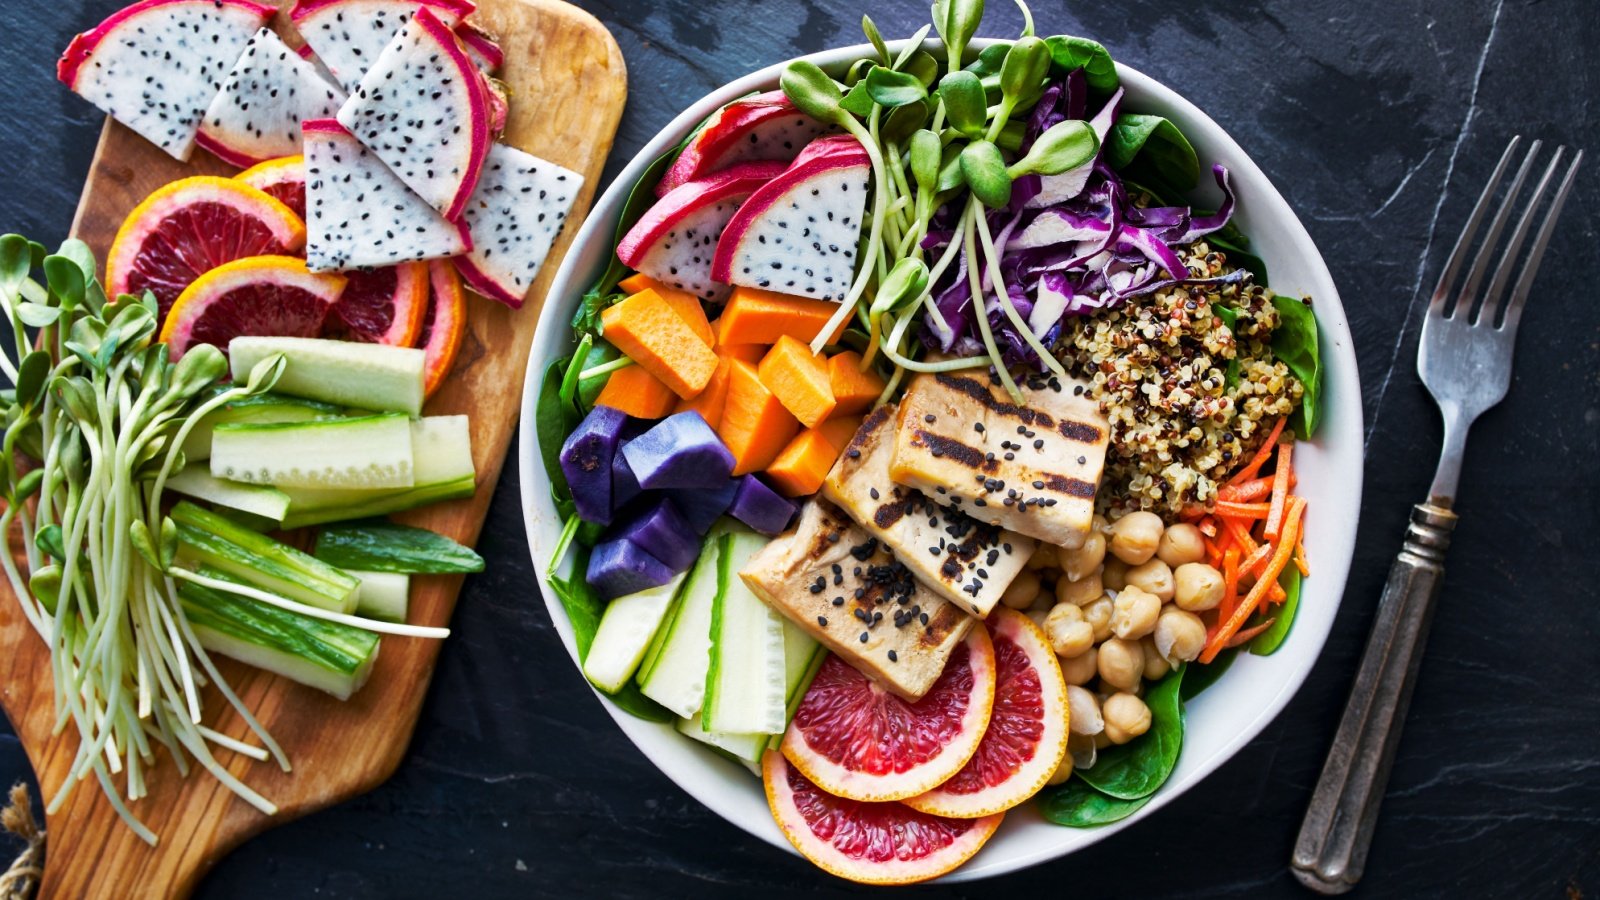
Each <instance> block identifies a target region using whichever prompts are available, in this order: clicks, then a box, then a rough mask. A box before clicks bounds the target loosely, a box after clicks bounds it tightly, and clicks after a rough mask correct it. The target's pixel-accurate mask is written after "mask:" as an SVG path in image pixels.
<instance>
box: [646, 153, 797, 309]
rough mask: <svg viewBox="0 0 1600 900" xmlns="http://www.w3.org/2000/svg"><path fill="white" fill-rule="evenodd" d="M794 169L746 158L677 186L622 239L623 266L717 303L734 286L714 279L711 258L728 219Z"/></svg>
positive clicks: (777, 163)
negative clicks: (770, 182) (763, 188)
mask: <svg viewBox="0 0 1600 900" xmlns="http://www.w3.org/2000/svg"><path fill="white" fill-rule="evenodd" d="M786 168H788V167H787V166H786V165H784V164H783V163H781V162H778V161H777V160H767V161H765V162H746V163H739V164H738V165H735V166H731V167H729V168H726V169H723V170H722V171H720V172H716V173H713V174H711V175H707V176H706V177H704V178H701V179H699V180H697V181H689V182H685V183H683V184H680V185H678V186H677V187H675V188H673V189H672V191H671V192H669V193H668V194H667V195H666V196H665V197H662V198H661V199H660V201H658V202H657V203H656V205H655V206H652V207H651V208H650V211H649V212H646V213H645V214H644V217H643V218H641V219H640V220H639V221H638V222H637V223H636V224H635V225H634V226H633V228H631V229H630V230H629V231H628V233H627V235H625V236H624V237H623V238H622V241H621V243H619V244H617V258H618V259H620V260H622V263H623V265H626V266H628V267H629V268H631V269H634V270H636V271H639V272H643V273H644V274H646V275H649V276H650V277H651V278H654V279H655V280H657V281H659V282H661V283H662V284H665V285H667V286H669V287H675V288H677V289H678V290H680V291H688V292H689V293H691V294H694V295H695V296H697V297H700V298H702V299H705V300H710V301H712V302H717V301H720V300H722V299H723V298H724V297H726V296H727V294H728V291H729V290H730V288H729V287H728V286H727V285H726V284H721V283H718V282H716V281H713V280H712V279H711V259H712V257H713V256H714V255H715V254H716V250H717V240H718V239H719V238H721V237H722V231H723V229H724V228H727V227H728V220H729V219H732V218H733V214H734V213H736V212H738V210H739V207H740V205H741V204H743V203H744V201H745V199H746V198H748V197H749V196H750V195H751V194H753V193H755V191H756V189H757V188H760V187H761V186H762V185H764V184H766V183H767V182H769V181H771V180H772V179H774V178H776V177H778V176H779V175H781V174H783V171H784V169H786Z"/></svg>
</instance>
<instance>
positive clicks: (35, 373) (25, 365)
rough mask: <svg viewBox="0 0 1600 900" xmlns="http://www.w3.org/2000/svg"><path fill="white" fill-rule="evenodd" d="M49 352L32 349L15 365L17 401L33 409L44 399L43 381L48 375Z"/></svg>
mask: <svg viewBox="0 0 1600 900" xmlns="http://www.w3.org/2000/svg"><path fill="white" fill-rule="evenodd" d="M50 365H51V363H50V352H49V351H47V350H34V351H32V352H30V353H29V354H28V355H27V356H24V357H23V358H22V363H21V364H20V365H18V366H17V402H18V403H20V404H21V405H22V406H23V407H24V408H26V409H33V408H34V407H37V406H38V405H39V401H40V400H42V399H44V389H45V382H46V380H47V379H48V378H49V377H50Z"/></svg>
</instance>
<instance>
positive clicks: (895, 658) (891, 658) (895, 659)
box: [889, 650, 900, 662]
mask: <svg viewBox="0 0 1600 900" xmlns="http://www.w3.org/2000/svg"><path fill="white" fill-rule="evenodd" d="M899 661H900V657H898V656H896V655H895V652H894V651H893V650H890V651H889V662H899Z"/></svg>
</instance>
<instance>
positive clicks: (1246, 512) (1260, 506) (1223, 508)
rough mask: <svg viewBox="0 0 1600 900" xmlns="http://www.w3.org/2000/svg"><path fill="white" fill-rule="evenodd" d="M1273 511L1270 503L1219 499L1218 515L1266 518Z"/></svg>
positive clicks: (1229, 517)
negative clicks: (1236, 501) (1231, 501)
mask: <svg viewBox="0 0 1600 900" xmlns="http://www.w3.org/2000/svg"><path fill="white" fill-rule="evenodd" d="M1271 512H1272V504H1270V503H1230V502H1229V501H1227V500H1218V501H1217V515H1219V516H1221V517H1223V518H1225V519H1265V518H1266V517H1267V516H1268V514H1270V513H1271Z"/></svg>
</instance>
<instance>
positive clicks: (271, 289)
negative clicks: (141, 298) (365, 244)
mask: <svg viewBox="0 0 1600 900" xmlns="http://www.w3.org/2000/svg"><path fill="white" fill-rule="evenodd" d="M342 290H344V276H342V275H317V274H313V273H312V272H309V271H307V270H306V264H305V260H300V259H295V258H294V257H291V256H256V257H251V258H250V259H240V260H235V261H234V262H231V263H225V264H223V265H221V266H218V267H217V268H215V269H212V270H211V271H209V272H207V273H205V274H204V275H201V276H200V277H199V278H197V279H195V282H194V284H191V285H189V287H188V288H187V289H185V290H184V292H183V293H182V294H181V295H179V297H178V299H177V302H175V303H173V304H172V311H171V312H170V313H169V314H168V315H167V322H166V324H165V325H163V326H162V328H161V340H162V341H163V342H165V343H166V344H167V345H168V346H169V347H170V348H171V351H172V357H173V358H174V359H176V358H178V357H180V356H182V355H183V354H184V352H185V351H187V350H188V349H189V348H190V347H193V346H195V345H196V344H212V345H215V346H217V347H220V348H221V349H223V350H224V351H226V350H227V349H228V342H229V341H231V340H233V339H234V338H236V337H239V336H241V335H271V336H274V337H317V336H318V335H320V334H322V327H323V322H324V321H325V320H326V319H327V317H328V311H329V310H330V309H332V308H333V305H334V304H335V303H337V302H338V301H339V292H340V291H342Z"/></svg>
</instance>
